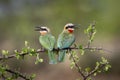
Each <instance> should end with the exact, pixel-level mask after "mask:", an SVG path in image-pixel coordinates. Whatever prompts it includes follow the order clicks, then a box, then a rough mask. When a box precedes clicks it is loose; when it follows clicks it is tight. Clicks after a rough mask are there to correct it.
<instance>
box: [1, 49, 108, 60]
mask: <svg viewBox="0 0 120 80" xmlns="http://www.w3.org/2000/svg"><path fill="white" fill-rule="evenodd" d="M75 49H76V50H77V49H80V48H78V47H70V48H63V49H58V48H57V49H53V51H57V52H58V51H59V50H75ZM83 50H95V51H100V50H103V51H107V52H108V50H105V49H103V48H101V47H99V48H97V47H84V48H83ZM40 52H45V50H40V49H38V50H36V51H35V53H40ZM109 52H110V51H109ZM29 53H30V52H26V53H19V55H20V56H25V55H28V54H29ZM15 57H16V54H12V55H9V56H7V57H4V56H0V61H1V60H4V59H11V58H15Z"/></svg>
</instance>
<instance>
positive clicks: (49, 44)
mask: <svg viewBox="0 0 120 80" xmlns="http://www.w3.org/2000/svg"><path fill="white" fill-rule="evenodd" d="M36 31H39V32H40V37H39V42H40V44H41V45H42V46H43V47H44V48H45V49H46V50H48V57H49V64H56V63H57V60H56V58H55V54H54V53H53V48H54V45H55V37H54V36H53V35H52V34H51V33H50V29H49V28H47V27H39V26H38V27H36Z"/></svg>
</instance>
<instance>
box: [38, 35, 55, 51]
mask: <svg viewBox="0 0 120 80" xmlns="http://www.w3.org/2000/svg"><path fill="white" fill-rule="evenodd" d="M39 41H40V43H41V45H42V46H43V47H44V48H45V49H47V50H50V51H51V50H53V48H54V45H55V37H54V36H52V35H51V34H46V35H44V36H40V37H39Z"/></svg>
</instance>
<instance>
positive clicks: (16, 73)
mask: <svg viewBox="0 0 120 80" xmlns="http://www.w3.org/2000/svg"><path fill="white" fill-rule="evenodd" d="M5 71H7V72H9V73H11V74H15V75H17V76H18V77H21V78H23V79H24V80H30V79H29V78H27V76H25V75H22V74H21V73H19V72H17V71H16V72H15V71H12V70H10V69H5Z"/></svg>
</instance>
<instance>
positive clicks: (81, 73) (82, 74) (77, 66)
mask: <svg viewBox="0 0 120 80" xmlns="http://www.w3.org/2000/svg"><path fill="white" fill-rule="evenodd" d="M71 58H72V59H73V62H74V63H75V67H76V68H77V70H78V72H79V73H80V75H81V76H82V77H83V78H84V77H85V75H84V73H83V72H82V71H81V69H80V67H79V65H78V64H77V62H76V60H75V59H74V56H73V54H71Z"/></svg>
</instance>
